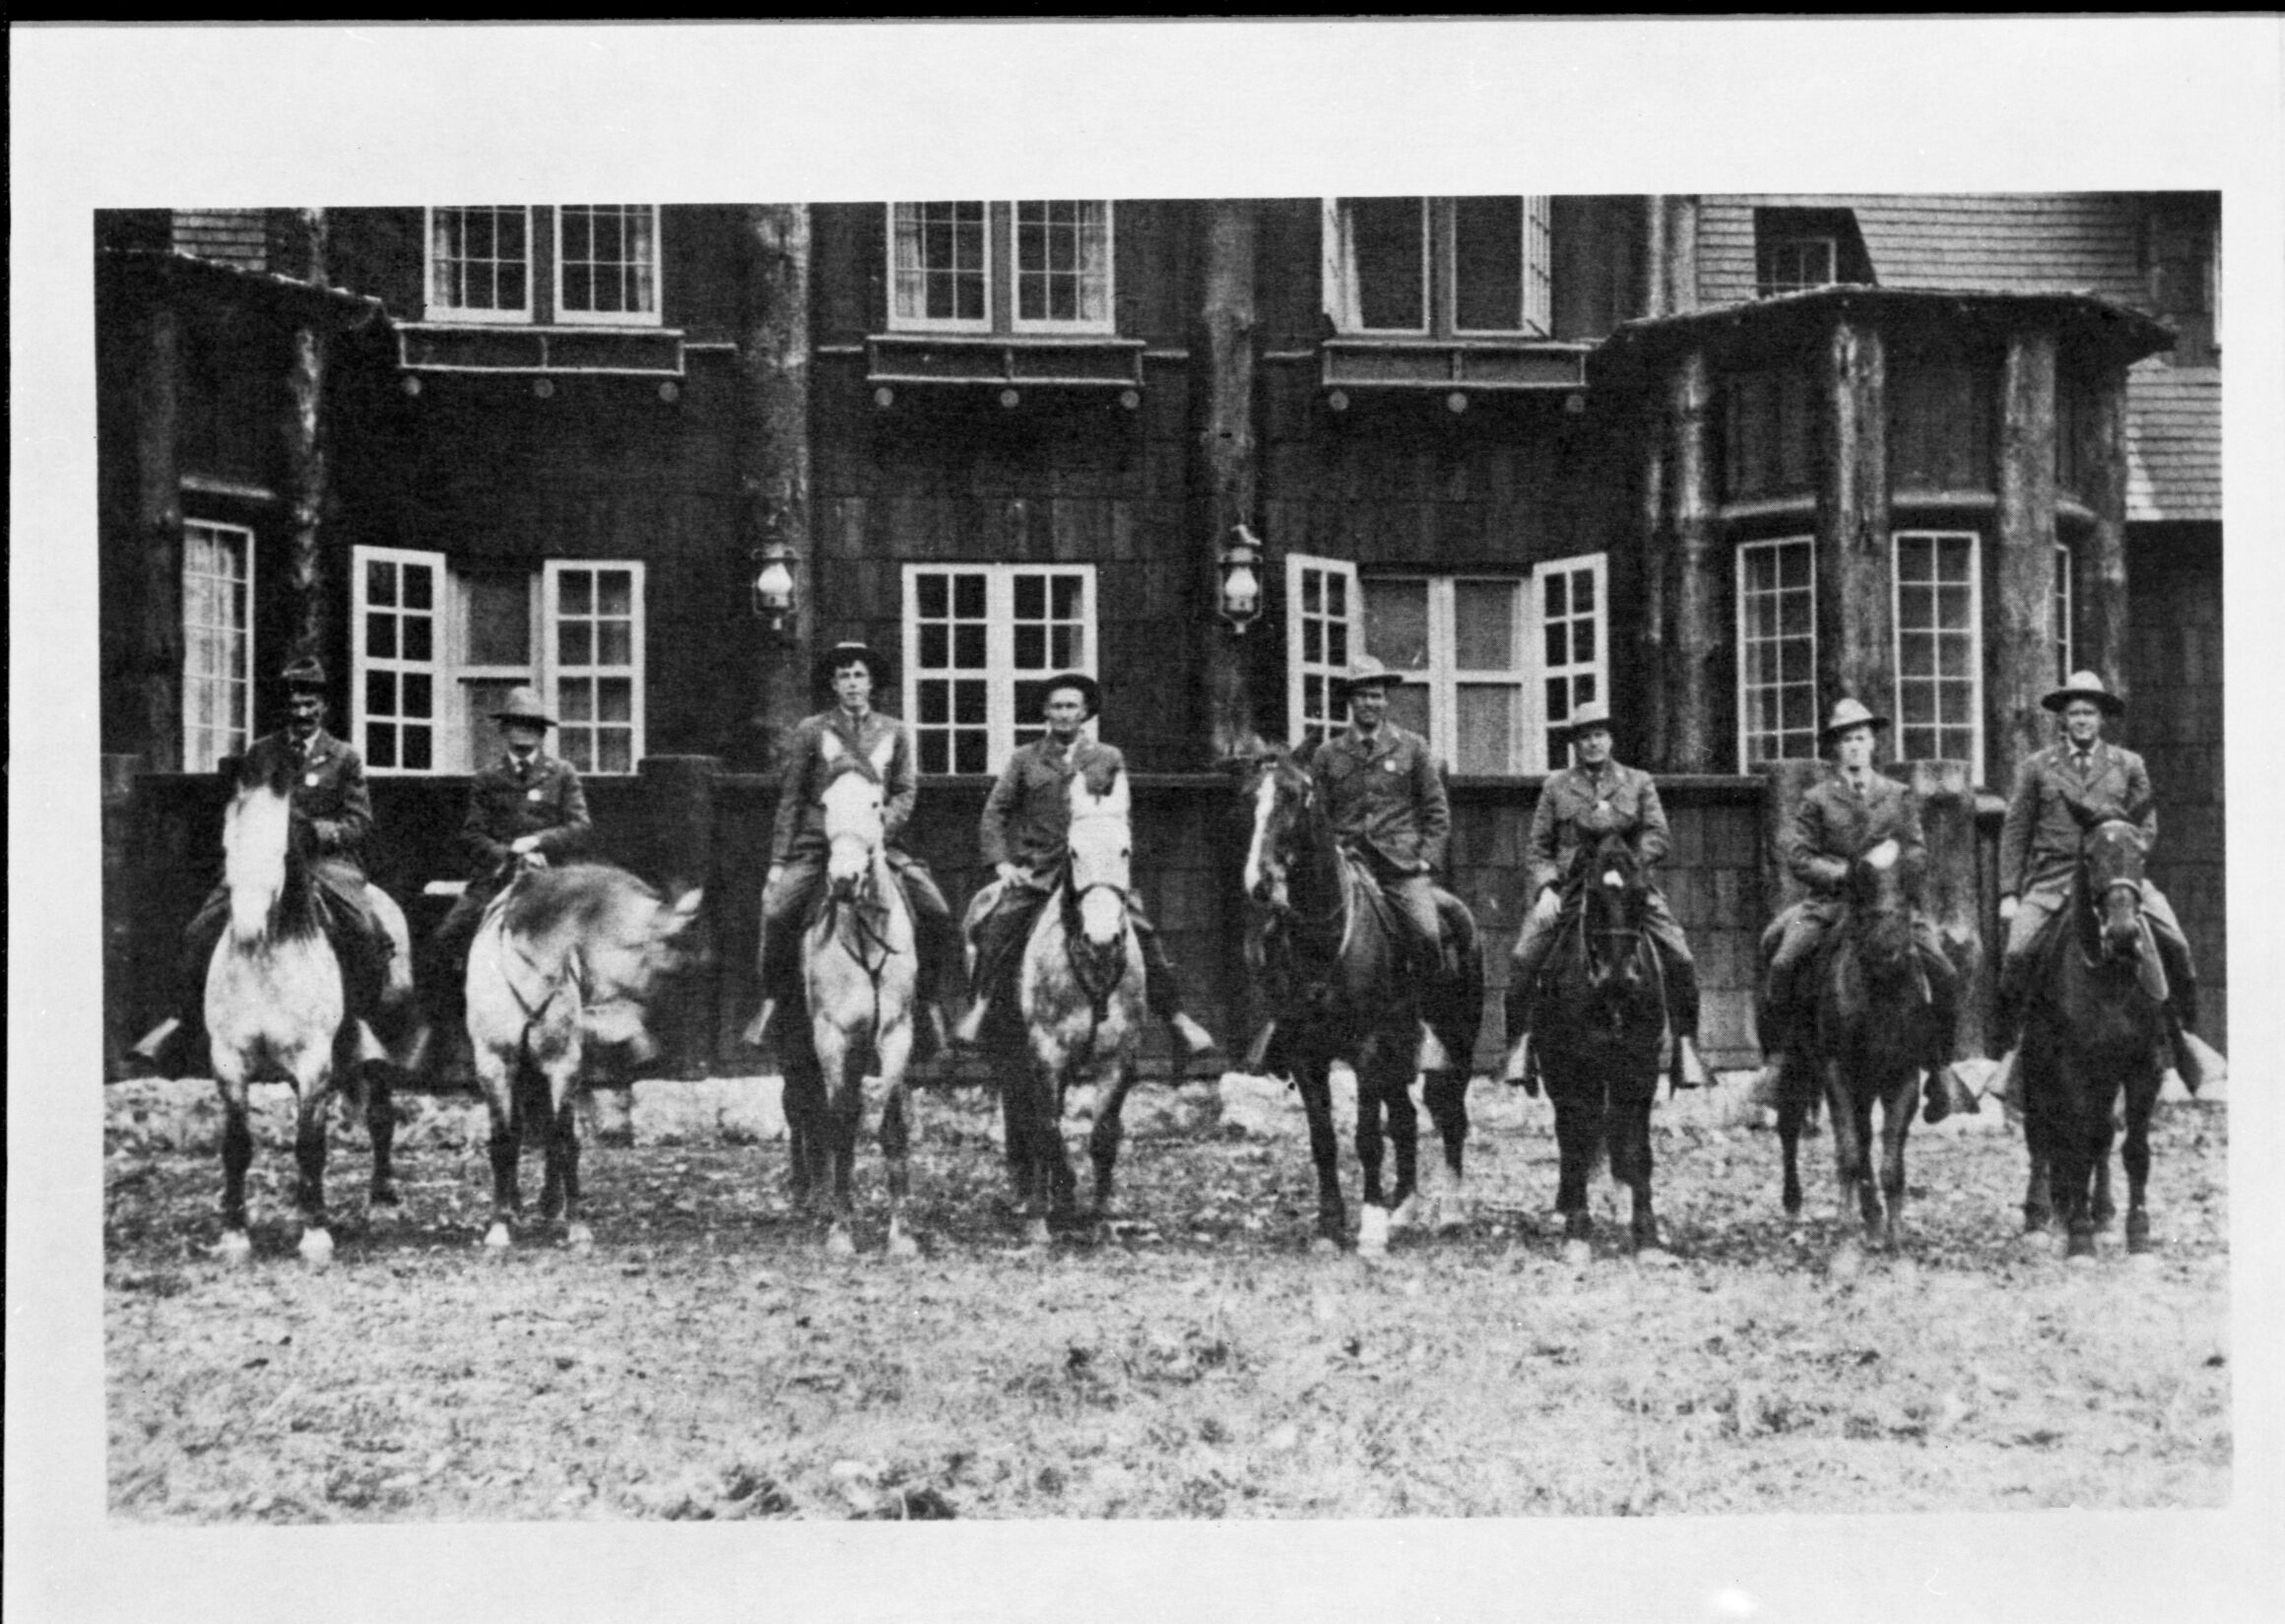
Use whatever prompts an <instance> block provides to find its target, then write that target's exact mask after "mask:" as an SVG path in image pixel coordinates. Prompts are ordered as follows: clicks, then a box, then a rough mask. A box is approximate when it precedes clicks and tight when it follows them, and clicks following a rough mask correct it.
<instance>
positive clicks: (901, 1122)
mask: <svg viewBox="0 0 2285 1624" xmlns="http://www.w3.org/2000/svg"><path fill="white" fill-rule="evenodd" d="M880 1046H881V1053H880V1055H878V1056H877V1057H875V1058H876V1059H877V1060H879V1062H880V1063H881V1086H880V1089H879V1092H878V1093H877V1094H876V1095H874V1096H872V1097H869V1098H868V1099H867V1100H866V1102H865V1117H866V1123H867V1126H868V1128H869V1129H872V1128H874V1127H875V1125H878V1132H879V1134H880V1137H881V1161H882V1163H883V1164H884V1165H885V1167H886V1170H887V1182H888V1242H887V1246H888V1255H889V1256H890V1257H891V1258H917V1257H919V1256H920V1246H919V1243H917V1242H916V1241H914V1240H913V1238H912V1236H911V1235H910V1234H909V1233H907V1232H906V1230H905V1227H904V1206H905V1202H907V1201H908V1200H910V1199H911V1196H912V1161H911V1146H912V1140H911V1136H910V1133H909V1131H908V1130H909V1125H908V1123H907V1122H906V1119H905V1096H906V1093H907V1089H906V1087H905V1080H904V1077H905V1069H906V1067H907V1066H908V1065H909V1064H910V1063H911V1059H912V1027H911V1025H910V1024H909V1023H905V1024H900V1025H897V1026H894V1027H892V1028H891V1029H890V1030H888V1031H887V1032H885V1033H883V1034H882V1036H881V1045H880Z"/></svg>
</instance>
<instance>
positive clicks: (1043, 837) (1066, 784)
mask: <svg viewBox="0 0 2285 1624" xmlns="http://www.w3.org/2000/svg"><path fill="white" fill-rule="evenodd" d="M1102 703H1103V690H1102V688H1101V686H1100V685H1098V684H1097V683H1096V682H1095V680H1094V679H1093V678H1092V677H1089V676H1086V675H1085V674H1084V673H1081V672H1065V673H1063V674H1062V675H1060V676H1057V677H1051V678H1049V679H1048V682H1047V697H1046V700H1045V705H1046V720H1047V736H1046V737H1045V738H1043V739H1040V740H1038V741H1036V742H1035V743H1032V744H1029V745H1025V746H1024V747H1022V748H1020V749H1018V750H1016V752H1015V753H1014V754H1013V755H1011V756H1010V757H1009V758H1008V765H1007V766H1006V767H1004V768H1002V769H1001V772H1000V781H999V782H998V783H996V784H994V785H993V786H992V794H991V796H990V798H989V799H987V800H986V801H985V803H984V815H983V817H982V819H981V821H980V822H979V824H978V827H977V831H976V833H977V844H978V846H979V847H980V849H981V851H982V853H983V857H984V861H985V862H987V863H989V864H991V865H992V869H993V872H994V874H995V875H996V876H997V877H998V879H999V895H998V897H997V898H996V899H995V900H994V902H993V904H992V911H991V912H990V913H988V914H986V915H985V916H984V918H983V919H982V920H981V921H980V922H979V923H978V925H977V928H976V973H975V980H974V983H973V985H971V986H970V988H969V989H968V993H969V999H970V1003H969V1005H968V1012H967V1013H966V1014H965V1015H963V1016H962V1017H961V1019H960V1024H959V1027H958V1029H957V1030H956V1031H954V1032H953V1034H952V1037H953V1041H954V1042H956V1043H961V1044H972V1043H974V1042H975V1041H976V1040H977V1039H978V1037H980V1036H981V1035H982V1033H983V1030H984V1020H985V1016H986V1014H987V1013H988V1011H989V1009H990V1007H991V1005H992V1002H993V1000H994V998H995V996H996V995H998V994H999V993H1001V992H1003V991H1006V990H1007V989H1008V987H1009V984H1010V983H1011V982H1012V970H1013V968H1014V966H1015V965H1016V964H1017V963H1019V962H1020V955H1021V953H1022V950H1023V945H1024V943H1025V942H1028V941H1029V940H1030V938H1031V928H1032V924H1033V922H1034V921H1035V920H1037V919H1038V918H1039V910H1040V908H1041V907H1042V906H1043V905H1044V904H1045V903H1046V901H1047V899H1048V897H1049V895H1050V894H1052V893H1053V892H1054V890H1055V887H1056V885H1057V883H1058V881H1059V880H1060V879H1061V878H1062V877H1063V869H1064V862H1065V859H1066V858H1067V857H1068V856H1069V848H1068V846H1067V844H1066V843H1067V840H1068V838H1069V832H1070V829H1071V782H1072V780H1073V779H1074V778H1075V777H1080V776H1083V777H1084V778H1085V779H1086V784H1087V789H1088V790H1089V792H1090V793H1092V794H1095V795H1105V794H1108V793H1109V792H1110V788H1111V785H1112V783H1113V782H1114V781H1115V780H1117V778H1118V777H1119V775H1120V774H1121V773H1123V772H1125V771H1126V770H1127V761H1126V758H1125V757H1124V756H1123V755H1121V754H1120V753H1119V749H1118V747H1116V746H1114V745H1106V744H1102V743H1099V742H1098V741H1096V740H1093V739H1090V738H1088V737H1087V736H1086V733H1085V731H1084V730H1085V728H1086V724H1087V723H1088V722H1089V721H1091V720H1092V719H1093V718H1094V717H1095V715H1096V714H1097V713H1098V712H1099V711H1100V710H1101V709H1102ZM1127 918H1128V922H1129V923H1130V924H1132V925H1133V926H1134V927H1135V937H1136V940H1137V941H1138V942H1140V943H1141V944H1142V974H1143V978H1144V986H1145V989H1146V992H1147V996H1148V998H1149V1001H1150V1010H1151V1012H1152V1013H1153V1014H1155V1015H1157V1016H1158V1017H1159V1019H1161V1020H1163V1021H1165V1022H1166V1023H1167V1025H1168V1026H1170V1027H1171V1028H1173V1031H1174V1035H1175V1037H1176V1039H1177V1040H1178V1041H1179V1042H1180V1043H1181V1044H1182V1046H1183V1047H1184V1048H1185V1049H1187V1050H1188V1051H1189V1052H1190V1053H1191V1054H1192V1055H1203V1054H1205V1053H1206V1052H1207V1051H1208V1050H1209V1049H1211V1048H1212V1047H1213V1039H1212V1037H1211V1036H1209V1035H1208V1032H1207V1030H1206V1028H1205V1027H1203V1026H1201V1025H1200V1024H1199V1023H1198V1022H1197V1021H1195V1020H1193V1019H1192V1018H1191V1017H1190V1016H1189V1014H1187V1013H1186V1012H1185V1011H1184V1010H1183V1007H1182V984H1181V981H1180V979H1179V978H1178V977H1177V976H1176V974H1175V971H1174V966H1173V965H1172V964H1170V963H1168V962H1167V959H1166V947H1165V944H1164V943H1163V942H1161V941H1160V940H1159V937H1158V928H1157V927H1156V926H1155V925H1153V924H1152V923H1151V922H1150V920H1149V917H1148V916H1147V915H1145V914H1144V913H1143V911H1142V898H1141V897H1140V896H1130V897H1129V898H1128V904H1127Z"/></svg>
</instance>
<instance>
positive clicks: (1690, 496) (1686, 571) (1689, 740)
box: [1665, 348, 1724, 772]
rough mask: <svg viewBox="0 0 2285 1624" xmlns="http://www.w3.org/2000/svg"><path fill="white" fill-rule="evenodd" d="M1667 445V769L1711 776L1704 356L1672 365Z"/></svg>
mask: <svg viewBox="0 0 2285 1624" xmlns="http://www.w3.org/2000/svg"><path fill="white" fill-rule="evenodd" d="M1666 416H1667V434H1668V437H1669V439H1670V442H1671V444H1672V447H1673V449H1672V453H1671V461H1670V463H1669V466H1668V470H1667V474H1666V479H1665V484H1666V487H1667V490H1668V493H1669V497H1670V500H1671V503H1672V519H1671V524H1670V532H1669V534H1670V537H1671V540H1670V544H1669V546H1668V548H1667V553H1668V557H1669V560H1670V562H1669V564H1668V567H1669V568H1670V569H1671V571H1672V572H1673V573H1672V583H1671V590H1670V593H1669V596H1670V599H1671V602H1672V605H1673V616H1674V641H1673V650H1674V655H1673V662H1674V663H1673V671H1672V673H1671V676H1670V678H1669V682H1670V684H1671V689H1672V704H1671V708H1670V710H1669V712H1668V714H1667V717H1666V737H1667V754H1666V762H1665V764H1666V767H1667V770H1669V771H1672V772H1713V771H1715V770H1716V759H1715V758H1716V748H1715V727H1714V720H1715V718H1714V674H1715V667H1716V664H1717V662H1718V661H1719V660H1720V658H1721V655H1722V648H1723V641H1724V639H1723V635H1722V620H1721V602H1722V600H1721V582H1720V575H1721V559H1720V557H1719V556H1718V554H1717V552H1716V551H1715V546H1714V458H1713V455H1712V452H1711V447H1710V446H1709V443H1708V441H1709V436H1710V433H1711V427H1710V424H1711V420H1712V416H1713V382H1712V369H1711V365H1710V363H1709V361H1708V359H1707V356H1706V352H1705V351H1704V350H1703V349H1702V348H1699V349H1692V350H1690V351H1689V352H1687V353H1686V354H1685V355H1683V356H1682V357H1681V358H1680V359H1679V360H1678V361H1677V362H1676V364H1675V367H1674V371H1673V375H1672V376H1671V377H1670V378H1669V379H1668V383H1667V391H1666Z"/></svg>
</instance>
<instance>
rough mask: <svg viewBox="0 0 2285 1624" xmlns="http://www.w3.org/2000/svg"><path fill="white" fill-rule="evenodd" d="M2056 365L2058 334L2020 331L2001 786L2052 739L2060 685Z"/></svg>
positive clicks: (2004, 429) (2005, 504) (1997, 669)
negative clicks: (2051, 703) (2045, 704)
mask: <svg viewBox="0 0 2285 1624" xmlns="http://www.w3.org/2000/svg"><path fill="white" fill-rule="evenodd" d="M2055 366H2056V349H2055V335H2054V334H2053V333H2015V334H2012V335H2010V337H2009V338H2008V341H2007V358H2006V362H2005V364H2004V366H2003V367H2002V369H2001V373H2000V391H1999V397H2000V398H1999V506H1998V522H1997V525H1996V527H1995V528H1996V532H1997V533H1996V535H1995V536H1994V537H1993V543H1994V545H1996V546H1997V548H1998V550H1999V557H1998V560H1997V564H1998V567H1997V568H1996V569H1995V570H1994V571H1993V572H1992V576H1993V579H1994V580H1995V581H1996V582H1997V584H1998V598H1999V602H1998V607H1997V612H1996V613H1995V614H1994V615H1993V616H1992V617H1991V653H1990V655H1989V656H1988V658H1987V661H1986V670H1987V672H1988V673H1989V674H1990V678H1991V705H1990V722H1991V749H1990V751H1989V752H1988V753H1989V755H1990V757H1991V760H1990V770H1991V779H1990V780H1989V781H1990V782H1991V783H1992V784H1996V785H2002V786H2003V785H2007V784H2011V783H2013V782H2014V780H2015V769H2016V767H2017V766H2018V765H2019V764H2020V763H2021V762H2022V761H2023V759H2024V758H2025V757H2026V756H2028V755H2030V754H2031V753H2032V752H2033V751H2034V750H2036V749H2038V748H2039V747H2041V746H2042V745H2044V744H2045V743H2046V742H2047V731H2048V730H2047V717H2046V713H2045V712H2043V711H2042V710H2041V709H2040V708H2039V700H2040V696H2041V695H2042V694H2044V693H2046V692H2047V691H2048V690H2049V689H2050V688H2052V687H2053V686H2054V685H2055V681H2054V679H2055V629H2056V628H2055V450H2056V438H2055V437H2056V417H2055V382H2056V378H2055Z"/></svg>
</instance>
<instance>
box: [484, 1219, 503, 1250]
mask: <svg viewBox="0 0 2285 1624" xmlns="http://www.w3.org/2000/svg"><path fill="white" fill-rule="evenodd" d="M484 1244H485V1249H486V1250H487V1251H489V1252H505V1251H506V1250H507V1249H508V1226H507V1225H506V1224H504V1223H501V1222H499V1221H498V1220H496V1219H495V1220H494V1221H493V1223H492V1226H491V1227H490V1229H488V1230H486V1231H485V1232H484Z"/></svg>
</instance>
